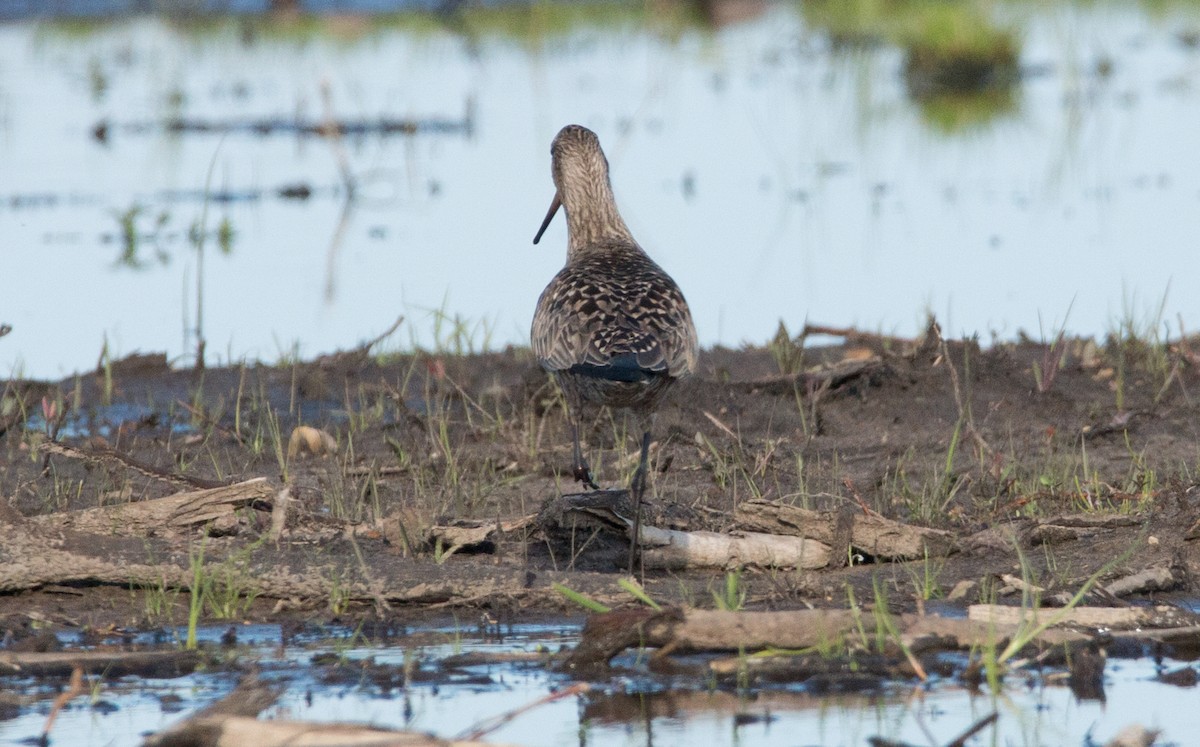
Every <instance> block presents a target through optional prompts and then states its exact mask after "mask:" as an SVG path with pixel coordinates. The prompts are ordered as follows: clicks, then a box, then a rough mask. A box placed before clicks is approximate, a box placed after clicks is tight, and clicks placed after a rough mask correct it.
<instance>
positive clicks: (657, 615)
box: [563, 605, 1200, 674]
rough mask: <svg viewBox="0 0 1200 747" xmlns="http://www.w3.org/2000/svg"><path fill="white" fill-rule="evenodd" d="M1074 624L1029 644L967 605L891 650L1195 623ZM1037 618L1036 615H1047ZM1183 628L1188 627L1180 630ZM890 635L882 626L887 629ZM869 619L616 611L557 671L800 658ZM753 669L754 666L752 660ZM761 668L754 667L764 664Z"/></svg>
mask: <svg viewBox="0 0 1200 747" xmlns="http://www.w3.org/2000/svg"><path fill="white" fill-rule="evenodd" d="M1078 609H1080V610H1081V611H1080V612H1079V614H1078V615H1075V616H1073V617H1072V616H1070V615H1067V616H1064V617H1063V618H1062V619H1061V620H1058V621H1056V622H1055V625H1056V626H1058V627H1051V628H1046V629H1043V630H1040V631H1038V632H1037V634H1036V635H1033V636H1031V637H1030V636H1029V635H1028V628H1029V626H1030V625H1031V624H1036V623H1038V622H1039V621H1038V620H1037V618H1036V617H1031V615H1036V613H1035V611H1033V610H1020V609H1017V608H1009V607H1005V608H1001V607H997V606H995V605H975V606H973V607H972V608H971V616H970V619H966V620H963V619H958V618H942V617H936V616H919V615H899V616H896V617H895V618H894V619H893V621H894V623H895V631H894V632H895V633H897V634H898V640H897V642H898V643H899V644H901V648H907V649H909V650H910V651H912V652H913V653H921V652H924V651H931V650H945V649H970V648H980V647H985V646H1002V645H1004V644H1005V642H1006V641H1012V640H1015V639H1017V638H1018V636H1021V637H1028V640H1029V642H1030V643H1034V644H1037V645H1038V646H1041V647H1048V646H1078V645H1082V644H1086V643H1088V642H1090V641H1093V640H1094V639H1095V636H1094V635H1092V634H1091V633H1088V632H1085V631H1081V630H1074V629H1071V628H1070V627H1061V626H1071V625H1075V626H1082V627H1086V628H1097V629H1107V628H1109V627H1110V625H1114V624H1120V625H1122V626H1129V627H1135V626H1136V627H1140V628H1146V627H1155V626H1157V627H1159V628H1160V630H1158V631H1157V632H1158V634H1159V635H1160V636H1172V635H1174V636H1176V637H1177V638H1178V639H1180V640H1187V636H1191V639H1192V640H1195V637H1196V631H1197V630H1200V627H1197V626H1196V623H1197V621H1198V620H1200V617H1197V616H1196V615H1194V614H1191V613H1185V612H1182V611H1180V610H1176V609H1174V608H1162V609H1158V610H1154V611H1139V610H1124V609H1123V610H1107V609H1099V608H1078ZM1051 612H1052V611H1051V610H1043V611H1042V614H1043V615H1049V614H1051ZM1180 626H1191V627H1180ZM889 627H890V626H889ZM875 629H876V619H875V617H874V616H873V615H864V614H861V613H860V612H857V611H851V610H794V611H790V612H731V611H725V610H678V609H670V610H665V611H662V612H655V611H652V610H645V609H636V610H619V611H616V612H609V613H603V614H599V615H593V616H591V617H590V618H588V621H587V623H586V625H585V626H584V628H583V633H582V635H581V637H580V641H579V645H577V646H576V647H575V650H574V651H573V652H572V653H571V655H570V656H569V657H568V658H567V660H566V661H565V662H564V664H563V668H564V669H566V670H568V671H580V670H585V669H590V668H595V667H603V666H605V665H606V664H607V663H608V661H609V660H610V659H612V657H614V656H616V655H617V654H619V653H620V652H621V651H624V650H625V649H627V648H631V647H651V648H657V649H659V651H658V653H656V654H655V656H664V655H666V654H669V653H672V652H676V651H678V652H694V651H710V652H712V651H737V652H740V653H748V652H753V651H758V650H764V649H782V650H793V651H794V650H803V649H811V648H814V647H819V646H825V645H829V644H831V643H835V642H837V641H839V640H843V639H846V638H852V637H857V636H862V635H866V636H873V635H874V634H875ZM756 661H758V660H756ZM765 661H766V660H762V662H764V663H765ZM745 665H746V662H745V661H743V660H740V659H739V661H738V662H736V663H729V662H722V661H720V660H718V661H715V662H713V663H712V669H713V671H714V672H716V673H718V674H719V673H722V672H729V671H735V670H736V668H737V667H741V666H745Z"/></svg>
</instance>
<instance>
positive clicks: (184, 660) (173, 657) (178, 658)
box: [0, 651, 203, 677]
mask: <svg viewBox="0 0 1200 747" xmlns="http://www.w3.org/2000/svg"><path fill="white" fill-rule="evenodd" d="M202 660H203V659H202V657H201V655H200V653H199V652H197V651H5V652H2V653H0V673H4V674H20V675H21V676H24V677H65V676H67V675H69V674H71V673H72V672H75V671H81V672H83V673H86V674H101V673H103V674H105V675H106V676H111V677H124V676H126V675H137V676H141V677H180V676H182V675H185V674H190V673H191V672H193V671H195V669H196V667H197V666H199V665H200V663H201V661H202Z"/></svg>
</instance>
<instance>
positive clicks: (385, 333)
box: [358, 314, 404, 353]
mask: <svg viewBox="0 0 1200 747" xmlns="http://www.w3.org/2000/svg"><path fill="white" fill-rule="evenodd" d="M401 324H404V315H403V314H401V315H400V316H399V317H397V319H396V321H394V322H392V326H390V327H388V328H387V329H386V330H384V331H383V334H381V335H378V336H376V337H373V338H372V339H370V340H369V341H367V342H364V343H363V344H362V345H359V346H358V349H359V350H361V351H362V352H364V353H369V352H371V348H373V347H375V346H376V345H378V344H379V343H381V342H383V341H384V340H386V339H387V338H389V337H391V336H392V333H393V332H395V331H396V330H398V329H400V325H401Z"/></svg>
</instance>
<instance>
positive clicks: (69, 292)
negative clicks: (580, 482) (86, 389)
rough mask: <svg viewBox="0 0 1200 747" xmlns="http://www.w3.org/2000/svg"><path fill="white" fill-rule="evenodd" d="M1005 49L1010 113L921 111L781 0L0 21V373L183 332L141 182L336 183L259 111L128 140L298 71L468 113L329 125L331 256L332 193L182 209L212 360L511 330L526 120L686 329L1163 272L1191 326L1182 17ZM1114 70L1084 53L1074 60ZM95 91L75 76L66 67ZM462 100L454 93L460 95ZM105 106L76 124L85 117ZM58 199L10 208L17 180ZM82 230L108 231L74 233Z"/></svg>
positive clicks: (527, 206)
mask: <svg viewBox="0 0 1200 747" xmlns="http://www.w3.org/2000/svg"><path fill="white" fill-rule="evenodd" d="M1022 9H1023V12H1025V13H1029V14H1033V13H1038V15H1036V16H1033V17H1031V18H1029V19H1028V21H1027V31H1026V34H1025V50H1024V56H1023V60H1024V63H1025V64H1026V66H1027V67H1029V68H1031V69H1034V70H1040V71H1042V72H1040V73H1039V74H1036V75H1032V76H1031V77H1030V78H1029V79H1028V80H1027V81H1026V82H1025V84H1024V85H1023V90H1022V93H1021V96H1020V99H1021V108H1020V110H1019V111H1018V112H1017V113H1016V114H1014V115H1012V116H1010V117H1008V118H1006V119H1003V120H1001V121H999V122H995V123H993V124H991V125H990V126H988V127H986V128H983V129H979V130H975V131H972V132H967V133H960V134H956V135H949V136H947V135H944V134H939V133H938V132H936V131H935V130H934V129H932V128H930V127H929V126H928V125H926V124H924V123H923V122H922V118H921V114H920V112H919V111H918V110H917V109H916V108H915V107H914V106H913V105H911V104H910V103H909V102H908V101H907V99H906V97H905V95H904V91H903V85H902V81H901V79H900V76H899V68H900V63H901V59H900V55H899V53H898V52H897V51H895V50H892V49H888V48H880V49H878V50H875V51H866V52H863V51H860V52H853V53H849V54H848V55H844V56H838V55H835V54H833V53H831V52H830V51H829V50H828V49H827V46H826V44H825V43H824V42H823V41H822V39H821V38H820V37H819V36H818V35H816V34H811V33H806V31H805V29H804V26H803V23H802V21H801V20H800V18H799V17H798V15H796V13H795V12H794V11H792V10H790V9H789V8H786V7H779V8H775V9H773V10H771V11H769V12H768V13H766V14H765V15H763V16H761V17H759V18H757V19H754V20H751V21H748V22H746V23H743V24H741V25H737V26H732V27H728V28H726V29H723V30H721V31H717V32H715V33H709V32H705V31H701V30H694V29H693V30H685V31H683V32H681V33H679V34H678V35H676V36H672V37H671V38H667V36H666V35H662V34H657V33H655V32H652V31H645V30H638V29H626V30H625V31H621V32H616V31H611V30H609V31H605V30H597V29H587V28H583V29H579V30H577V31H574V32H572V33H571V34H569V35H567V36H565V37H554V38H548V39H545V40H544V41H542V42H538V43H533V42H523V41H518V40H516V39H513V38H509V37H501V36H494V35H490V34H484V35H482V36H481V37H479V38H478V39H477V40H476V41H473V42H470V43H468V42H467V41H464V40H463V39H461V38H458V37H456V36H454V35H452V34H450V33H448V32H429V31H425V32H420V33H415V32H407V31H405V30H403V29H402V28H381V29H378V30H376V31H373V32H371V33H368V34H365V35H352V36H339V35H337V34H334V33H330V34H326V35H322V36H309V37H301V36H295V37H287V36H281V37H277V38H268V37H260V38H258V39H257V40H255V41H254V42H253V43H252V44H250V45H249V46H245V45H243V44H242V43H240V42H239V37H238V33H237V31H236V30H235V29H234V27H229V28H228V29H227V30H225V31H217V32H212V31H210V32H206V33H202V34H198V35H188V34H185V33H182V32H179V31H177V30H173V29H172V28H171V27H169V26H166V25H163V24H161V23H157V22H153V21H138V22H133V23H128V24H121V25H115V26H110V27H106V28H100V29H97V30H96V31H94V32H90V33H80V32H75V31H72V32H66V31H56V30H52V29H51V28H50V27H39V26H36V25H29V24H13V25H7V26H0V163H3V164H4V166H3V170H2V171H0V226H3V238H2V239H0V240H2V241H3V245H4V246H3V249H0V252H2V254H3V264H4V273H3V276H4V278H5V283H4V292H3V295H2V296H0V322H8V323H10V324H12V325H13V326H14V331H13V333H12V334H11V335H9V336H8V337H6V338H4V339H3V340H0V372H2V373H3V374H7V373H9V371H10V370H12V369H13V368H14V366H15V365H16V364H17V363H18V362H21V363H23V370H24V372H25V373H26V374H28V375H36V376H42V377H54V376H58V375H62V374H66V373H69V372H71V371H74V370H79V369H87V368H90V367H92V366H94V365H95V362H96V359H97V356H98V354H99V351H100V348H101V344H102V341H103V339H104V337H105V336H106V335H107V338H108V340H109V343H110V346H111V348H113V349H114V350H115V352H116V353H117V354H126V353H129V352H132V351H134V350H143V351H145V350H166V351H168V353H169V354H170V355H171V356H172V357H173V358H179V357H180V356H182V355H183V353H184V347H183V327H184V323H185V315H186V317H187V318H188V319H191V318H192V316H193V313H194V312H193V310H192V309H193V307H194V304H195V298H194V296H195V293H194V284H195V276H194V273H195V262H194V253H193V252H191V250H190V249H189V248H188V246H187V243H186V240H185V239H183V238H182V234H184V233H186V231H187V228H188V226H189V225H190V223H191V222H192V221H193V220H195V219H196V218H197V217H198V216H199V214H200V212H201V209H202V206H201V203H200V202H198V201H175V202H168V201H164V200H163V199H161V195H162V194H163V193H164V192H165V191H171V190H196V189H202V188H203V186H204V182H205V177H206V174H207V172H208V169H209V165H210V164H211V163H215V168H214V173H213V187H214V189H228V190H234V191H242V190H253V189H260V190H267V191H268V192H269V191H270V190H274V189H276V188H278V187H281V186H284V185H288V184H294V183H297V182H307V183H310V184H312V185H313V186H315V187H317V188H320V189H324V190H329V189H331V188H335V187H337V185H338V184H339V176H338V174H339V171H338V165H337V159H336V157H335V155H334V151H333V149H332V148H331V147H330V146H329V144H328V143H326V142H324V141H321V140H319V139H315V138H307V139H303V138H297V137H295V136H290V135H275V136H272V137H267V138H259V137H253V136H248V135H242V134H231V135H229V136H226V137H224V138H221V137H220V136H216V135H188V136H183V137H170V136H166V135H146V134H140V135H138V134H130V133H124V132H122V131H121V130H120V129H119V127H117V124H119V123H124V122H141V121H147V120H156V119H161V118H163V117H165V116H169V115H172V114H177V113H179V114H184V115H187V116H189V117H196V118H202V119H210V120H216V119H221V118H234V117H236V118H262V117H291V116H294V115H296V114H297V113H298V112H299V113H300V114H302V115H303V116H304V117H305V118H308V119H317V120H319V119H320V117H321V116H322V110H323V104H322V100H321V95H320V84H321V81H323V80H328V81H329V84H330V87H331V90H332V92H333V102H334V107H335V109H336V111H337V113H338V114H339V115H340V116H342V117H345V118H368V119H369V118H375V117H378V116H381V115H386V116H392V117H405V116H412V117H423V116H431V117H438V118H451V119H455V118H460V117H462V116H463V115H464V112H466V111H467V110H468V109H470V110H471V111H473V113H474V119H473V122H474V131H473V134H472V135H470V136H469V137H468V136H464V135H461V134H450V135H419V136H416V137H414V138H411V139H405V138H398V137H397V138H390V139H384V140H381V139H379V138H374V137H365V138H362V139H360V140H348V141H346V143H345V148H346V152H347V155H348V157H349V161H350V165H351V168H352V170H353V171H354V172H355V173H357V174H358V175H359V176H360V178H361V179H362V190H363V192H364V196H363V199H362V200H361V203H360V205H359V206H358V208H357V209H356V210H354V211H353V213H352V214H351V216H350V221H349V224H348V225H347V227H346V229H345V233H344V238H343V241H342V244H341V249H340V252H339V253H338V255H337V256H336V257H335V258H334V265H333V266H334V268H335V280H336V286H335V297H334V300H333V302H332V303H326V301H325V300H324V298H325V296H324V294H325V282H326V258H327V250H328V248H329V246H330V244H331V241H332V240H333V237H334V234H335V232H336V229H337V223H338V217H339V214H340V212H341V206H340V204H339V202H338V200H337V199H335V198H331V197H330V196H329V193H328V191H326V192H324V193H323V196H319V197H316V198H314V199H312V200H309V201H308V202H297V201H284V200H279V199H276V198H273V197H267V198H265V199H263V200H261V201H258V202H251V203H231V204H224V203H214V204H210V205H209V206H208V212H209V225H210V228H212V229H215V227H216V225H217V224H218V223H219V222H220V221H221V220H222V219H224V218H228V219H229V221H230V223H231V224H232V226H233V228H234V230H235V233H236V235H235V239H234V244H233V252H232V255H231V256H227V257H226V256H221V255H220V254H219V252H218V251H217V250H216V247H215V246H213V245H211V244H210V246H209V251H208V255H207V260H206V269H205V279H204V286H205V288H204V298H205V306H204V321H205V331H206V334H207V337H208V340H209V356H210V363H211V362H212V360H213V356H216V357H217V358H219V359H221V360H225V359H227V358H229V357H232V358H234V359H235V360H240V359H243V358H251V359H253V358H261V359H264V360H267V361H273V360H275V359H277V358H278V357H279V356H280V355H281V354H283V353H286V352H291V351H292V350H293V346H294V345H295V344H296V343H298V344H299V349H300V352H301V353H302V354H303V355H308V356H311V355H315V354H317V353H320V352H326V351H330V350H333V349H336V348H345V347H350V346H353V345H354V344H356V343H357V342H358V341H360V340H365V339H369V338H371V337H372V336H374V335H375V334H376V333H377V332H379V331H380V330H382V329H385V328H386V327H387V326H388V325H389V324H390V323H391V321H392V320H393V319H394V318H395V317H396V315H397V314H399V313H405V314H406V315H407V317H408V319H409V320H410V322H411V325H412V326H411V327H410V329H411V330H412V331H410V332H405V331H401V332H400V333H399V334H398V335H397V336H396V338H394V339H395V340H396V344H397V345H400V344H404V345H407V344H408V343H409V342H410V340H411V335H416V336H417V337H418V339H419V341H420V342H422V343H424V344H432V343H433V339H432V335H433V329H434V325H433V321H432V318H431V312H430V310H432V309H445V310H446V311H448V312H450V313H452V314H461V315H462V316H463V317H465V318H467V319H469V320H472V322H474V323H477V324H478V325H480V326H479V328H477V331H476V334H475V342H476V344H477V345H478V344H480V343H482V342H483V339H484V336H485V333H484V331H483V330H482V326H483V323H485V322H486V326H487V327H488V328H489V330H490V332H489V334H488V337H489V340H490V342H491V344H493V345H499V344H504V343H509V342H513V343H524V342H525V340H526V335H527V329H528V320H529V316H530V314H531V313H532V308H533V303H534V300H535V299H536V297H537V294H538V293H539V292H540V290H541V288H542V287H543V286H544V284H545V283H546V282H547V281H548V279H549V278H550V276H551V275H552V274H553V273H554V272H555V271H556V269H557V268H558V267H559V266H560V265H561V262H562V259H563V254H564V251H563V247H564V243H565V222H564V221H562V220H561V218H560V219H559V220H557V221H556V222H555V224H554V225H553V226H552V227H551V229H550V231H549V232H548V233H547V236H546V239H544V240H543V243H542V244H541V245H539V246H537V247H534V246H532V245H531V244H530V240H531V238H532V236H533V233H534V231H535V230H536V228H537V225H538V223H539V221H540V220H541V218H542V216H543V214H544V212H545V209H546V206H547V205H548V204H549V200H550V197H551V194H552V191H551V190H552V185H551V182H550V179H549V173H548V172H549V153H548V148H549V142H550V139H551V138H552V137H553V135H554V133H555V132H556V131H557V129H558V127H559V126H560V125H562V124H564V123H566V122H571V121H576V122H580V123H583V124H586V125H588V126H591V127H593V128H594V129H596V130H597V131H598V132H599V133H600V135H601V139H602V142H603V143H604V144H605V145H606V148H607V150H608V154H609V158H610V161H611V163H612V165H613V169H614V171H613V180H614V184H615V188H616V191H617V197H618V201H619V203H620V205H621V207H622V209H623V211H624V214H625V217H626V220H627V222H628V223H629V224H630V226H631V227H632V229H633V231H634V234H635V235H636V236H637V237H638V238H639V239H640V241H641V242H642V243H643V244H644V245H645V246H646V247H647V249H648V250H649V251H650V253H651V254H652V256H654V257H655V258H656V259H657V260H659V261H660V262H661V263H662V264H663V265H664V266H665V267H666V268H667V269H668V270H669V271H670V272H671V273H672V274H673V275H674V276H675V277H676V279H677V280H678V281H679V282H680V284H681V286H682V287H683V288H684V290H685V292H686V293H687V295H688V299H689V301H690V302H691V305H692V307H693V312H694V315H695V317H696V321H697V326H698V328H699V330H700V334H701V337H702V338H703V340H704V342H705V343H706V344H713V343H717V342H722V343H726V344H737V343H739V342H741V341H744V340H749V341H759V342H761V341H764V340H766V339H767V338H769V337H770V335H771V334H772V333H773V332H774V330H775V327H776V324H777V323H778V321H779V319H780V318H783V319H784V320H785V321H786V322H787V323H788V325H789V327H791V328H792V329H796V328H798V327H799V326H800V325H802V323H803V321H804V319H805V318H806V317H807V318H808V319H810V320H812V321H815V322H821V323H826V324H834V325H848V324H858V325H861V326H864V327H866V328H869V329H883V330H886V331H896V332H898V333H901V334H908V333H913V332H915V331H916V330H917V329H918V328H919V327H920V326H921V321H922V316H923V313H924V310H925V309H926V308H929V309H932V310H933V311H934V312H935V313H937V314H938V316H939V317H940V318H941V319H942V320H943V323H944V326H945V327H946V328H947V331H948V332H951V333H954V334H959V333H964V332H967V333H970V332H979V333H981V334H982V335H983V336H984V338H985V339H987V337H988V333H989V332H991V331H996V332H998V333H1000V334H1001V335H1002V336H1003V337H1012V336H1013V335H1014V334H1015V333H1016V331H1017V330H1018V329H1025V330H1028V331H1030V332H1031V333H1033V334H1035V335H1036V334H1037V330H1038V326H1039V320H1040V323H1041V324H1042V326H1043V327H1044V328H1045V329H1046V331H1047V335H1049V334H1050V330H1051V329H1052V328H1054V327H1056V326H1057V325H1058V324H1061V323H1062V320H1063V318H1064V316H1065V315H1066V314H1067V312H1068V309H1069V310H1070V316H1069V318H1068V319H1067V326H1068V329H1069V330H1072V331H1076V332H1080V333H1086V334H1101V333H1103V332H1104V331H1105V329H1106V328H1108V327H1109V326H1110V325H1111V320H1112V319H1114V318H1115V317H1118V316H1120V315H1121V314H1122V306H1123V304H1124V303H1125V302H1126V301H1127V300H1132V302H1133V305H1134V310H1135V312H1136V313H1137V314H1138V315H1139V316H1141V317H1147V316H1150V315H1151V314H1152V312H1153V310H1154V309H1155V308H1156V307H1157V305H1158V304H1159V302H1160V301H1161V300H1162V297H1163V294H1164V292H1166V289H1167V288H1168V285H1170V288H1171V291H1170V293H1169V295H1168V297H1167V303H1166V318H1167V319H1168V320H1170V321H1171V323H1172V327H1173V329H1174V328H1175V326H1174V325H1175V321H1174V320H1175V318H1176V314H1181V315H1182V317H1183V319H1184V322H1185V323H1187V324H1190V325H1192V326H1194V327H1200V296H1197V295H1196V294H1194V293H1190V292H1188V285H1189V283H1191V282H1193V280H1192V279H1193V278H1194V277H1195V275H1196V267H1197V260H1196V259H1195V252H1196V250H1197V248H1200V247H1197V243H1198V240H1197V237H1198V236H1200V231H1198V226H1197V219H1196V216H1197V214H1198V212H1200V211H1198V208H1200V147H1197V145H1200V129H1197V128H1196V126H1195V123H1196V122H1197V121H1200V93H1198V91H1200V89H1198V88H1197V85H1196V84H1197V81H1198V80H1200V53H1197V52H1196V51H1194V50H1189V49H1188V48H1186V47H1185V46H1184V45H1182V44H1180V43H1178V42H1177V41H1176V39H1175V33H1176V32H1177V31H1178V30H1179V29H1180V28H1184V27H1186V24H1187V23H1188V22H1187V21H1178V22H1173V21H1172V20H1171V19H1170V18H1169V17H1168V18H1159V19H1155V20H1148V19H1146V18H1145V17H1143V15H1142V14H1141V12H1140V11H1138V10H1137V9H1136V8H1124V7H1107V6H1104V7H1094V8H1090V9H1088V8H1082V9H1080V8H1076V9H1065V8H1064V9H1058V10H1056V11H1053V12H1044V13H1043V12H1042V11H1040V10H1039V9H1037V8H1036V7H1034V6H1022ZM1102 58H1111V60H1112V62H1113V63H1114V69H1113V73H1112V75H1111V76H1109V77H1107V78H1103V77H1100V76H1097V75H1096V74H1095V73H1094V69H1095V66H1096V63H1097V61H1098V60H1100V59H1102ZM98 79H103V80H104V82H105V90H104V93H103V94H102V95H97V94H95V93H94V83H95V81H96V80H98ZM468 102H470V103H468ZM101 119H108V120H109V121H110V122H111V123H113V130H112V132H111V135H110V142H109V144H108V145H107V146H105V145H100V144H98V143H96V142H95V141H94V140H93V139H92V138H91V136H90V130H91V128H92V127H93V125H95V123H96V122H97V121H99V120H101ZM41 195H50V196H57V198H58V199H59V201H58V202H57V203H56V204H54V205H35V206H28V207H20V208H17V207H14V206H12V204H11V203H10V199H11V198H12V197H14V196H41ZM135 204H141V205H143V206H144V207H145V210H144V212H143V213H142V214H141V215H140V216H139V218H138V219H137V223H138V225H139V227H140V229H141V230H143V231H150V230H152V229H153V228H154V227H155V222H156V220H157V218H158V216H159V214H160V213H162V212H163V211H164V210H165V211H167V213H168V215H167V218H166V222H165V224H164V227H163V234H164V235H167V234H171V233H174V234H176V236H175V238H174V239H173V240H172V239H168V240H165V241H163V242H162V246H161V248H162V250H163V251H164V253H165V254H166V255H168V256H169V258H170V259H169V262H168V264H166V265H165V266H162V265H159V264H158V260H156V259H155V249H154V246H153V244H152V243H147V242H144V243H145V244H146V245H145V246H143V247H142V248H141V254H142V258H143V259H144V260H145V261H147V262H149V265H148V267H147V268H146V269H143V270H140V271H133V270H129V269H114V267H113V264H114V261H115V259H116V258H117V257H118V255H119V254H120V246H119V243H118V242H116V241H115V240H113V239H112V236H113V235H115V234H117V232H118V230H119V223H118V219H117V217H116V215H117V214H118V213H122V212H124V211H126V210H128V209H129V208H130V207H131V206H133V205H135ZM105 235H108V236H109V240H108V241H105V240H103V238H102V237H103V236H105Z"/></svg>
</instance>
